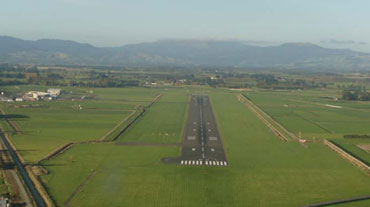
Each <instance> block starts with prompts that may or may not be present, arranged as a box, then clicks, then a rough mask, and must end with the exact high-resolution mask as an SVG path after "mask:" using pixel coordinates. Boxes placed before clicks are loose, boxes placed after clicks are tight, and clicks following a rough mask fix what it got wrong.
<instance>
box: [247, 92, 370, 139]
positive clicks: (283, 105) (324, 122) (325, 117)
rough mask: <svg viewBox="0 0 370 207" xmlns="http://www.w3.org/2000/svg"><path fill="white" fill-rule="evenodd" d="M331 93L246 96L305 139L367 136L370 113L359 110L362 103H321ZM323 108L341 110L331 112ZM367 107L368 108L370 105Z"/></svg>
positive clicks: (271, 93) (369, 131)
mask: <svg viewBox="0 0 370 207" xmlns="http://www.w3.org/2000/svg"><path fill="white" fill-rule="evenodd" d="M331 93H332V91H330V90H321V89H320V90H307V91H266V92H262V91H257V92H249V93H248V96H249V97H250V98H251V99H252V101H253V102H254V103H255V104H256V105H258V106H259V107H260V108H261V109H262V110H264V111H265V112H266V113H268V114H269V115H270V116H272V117H273V118H274V119H275V120H277V121H278V122H280V123H281V124H282V125H283V126H284V127H286V128H287V129H288V130H290V131H291V132H293V133H295V134H298V133H299V132H302V135H303V137H304V138H312V137H320V138H340V137H343V135H344V134H351V133H356V134H366V133H370V127H369V126H370V120H369V118H368V117H370V110H365V109H364V108H363V109H361V108H362V107H363V105H365V103H354V102H343V101H332V100H327V99H320V97H321V96H330V95H333V94H331ZM326 104H331V105H336V106H342V107H343V108H341V109H338V108H330V107H327V106H325V105H326ZM366 105H367V107H369V108H370V103H367V104H366ZM359 106H361V107H359ZM369 108H368V109H369Z"/></svg>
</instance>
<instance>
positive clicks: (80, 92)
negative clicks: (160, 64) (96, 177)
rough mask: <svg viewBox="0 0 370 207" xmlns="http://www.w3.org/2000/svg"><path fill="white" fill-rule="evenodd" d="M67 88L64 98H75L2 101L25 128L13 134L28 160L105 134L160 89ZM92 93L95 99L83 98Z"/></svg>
mask: <svg viewBox="0 0 370 207" xmlns="http://www.w3.org/2000/svg"><path fill="white" fill-rule="evenodd" d="M30 88H32V87H31V86H27V87H26V88H25V89H22V90H26V89H30ZM37 89H38V88H37ZM33 90H36V89H33ZM40 90H41V89H40ZM64 90H65V91H66V93H67V94H66V95H64V97H63V98H65V97H70V96H71V95H72V94H73V96H74V98H73V100H72V99H65V100H59V101H40V102H32V103H31V102H22V103H2V105H1V107H2V108H3V109H4V110H5V111H6V113H7V114H9V115H10V116H13V117H15V118H12V119H13V120H14V121H15V122H16V123H17V125H18V126H19V128H20V130H21V132H18V133H15V134H13V135H12V136H11V138H12V142H13V143H14V144H15V145H16V147H17V148H18V150H20V152H21V154H22V156H23V157H24V159H25V160H26V161H28V162H36V161H38V160H40V159H41V158H42V157H44V156H46V155H47V154H49V153H50V152H52V151H53V150H54V149H56V148H58V146H61V145H63V144H66V143H68V142H75V141H89V140H96V139H99V138H101V137H102V136H104V135H105V134H106V133H107V132H108V131H109V130H110V129H112V128H113V127H114V126H116V125H117V123H119V122H120V121H122V120H123V119H125V118H126V117H127V116H128V115H129V114H130V113H131V112H132V110H136V109H137V108H140V106H146V105H148V104H149V103H150V102H151V101H152V100H153V98H154V97H155V96H156V95H157V94H158V93H160V91H159V90H155V89H154V90H147V89H142V88H130V89H116V88H113V89H76V88H64ZM91 94H93V96H92V99H86V100H81V99H80V97H82V96H89V95H90V96H91ZM78 97H79V99H77V98H78ZM21 105H27V106H28V105H32V106H33V107H29V106H28V107H23V106H21ZM7 131H11V129H9V127H8V129H7Z"/></svg>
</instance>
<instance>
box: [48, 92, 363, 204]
mask: <svg viewBox="0 0 370 207" xmlns="http://www.w3.org/2000/svg"><path fill="white" fill-rule="evenodd" d="M209 91H210V96H211V101H212V104H213V106H214V111H215V113H216V118H217V121H218V126H219V129H220V133H221V136H222V141H223V143H224V147H225V150H226V154H227V157H228V160H229V166H228V167H210V166H198V167H195V166H193V167H192V166H180V165H167V164H163V163H161V162H160V159H161V158H162V157H169V156H171V157H172V156H177V155H179V153H180V148H178V147H149V146H117V145H114V144H82V145H75V146H73V147H72V148H71V150H69V151H67V152H65V153H63V154H62V155H60V156H58V157H56V158H55V159H52V160H49V161H46V162H44V163H43V164H44V165H45V167H46V168H47V169H48V170H49V171H50V173H49V174H48V175H44V176H43V177H42V179H43V180H44V181H45V183H46V186H47V187H48V191H49V192H50V193H51V195H52V197H53V198H54V199H55V201H56V202H57V204H59V205H60V206H62V204H63V203H64V202H65V201H66V199H67V198H68V197H69V196H70V194H71V193H72V192H73V191H74V190H75V189H76V188H77V186H78V185H80V184H81V183H82V182H83V181H84V179H85V178H86V177H87V176H88V175H89V174H90V173H91V172H92V171H93V170H96V172H97V173H96V175H95V176H94V177H93V178H92V180H91V181H90V182H89V183H88V184H87V185H86V186H85V188H84V189H83V191H82V192H80V193H79V194H78V195H77V196H76V197H75V198H74V199H73V200H72V202H71V203H70V204H71V206H72V207H73V206H76V207H77V206H135V207H136V206H139V207H141V206H277V207H279V206H281V207H287V206H299V205H303V204H308V203H316V202H321V201H328V200H336V199H343V198H348V197H353V196H360V195H364V194H365V195H366V194H367V193H368V190H369V187H368V186H369V185H370V179H369V177H368V176H367V175H366V174H365V173H364V172H362V171H361V170H359V169H357V168H356V167H354V166H352V165H351V164H350V163H348V162H347V161H345V160H344V159H342V158H341V157H339V156H338V155H337V154H336V153H334V152H332V151H331V150H329V149H328V148H327V147H326V146H324V145H322V144H319V143H316V144H309V146H308V147H307V148H304V147H302V146H301V145H299V144H298V143H295V142H288V143H286V142H282V141H281V140H279V139H278V138H277V137H275V136H274V135H272V134H271V133H270V131H269V130H268V129H267V128H266V126H265V125H264V124H263V123H262V122H261V121H260V120H259V119H258V118H256V116H255V115H254V114H253V112H251V111H249V110H248V108H247V107H245V106H244V105H243V104H241V103H239V102H238V100H237V99H236V97H235V95H234V94H231V93H225V92H224V91H223V90H209ZM180 92H181V91H177V93H176V95H173V96H172V95H171V96H167V98H166V95H164V97H163V99H162V100H161V101H160V102H158V103H157V104H156V105H154V106H153V108H152V109H153V110H157V111H158V112H155V113H154V112H153V113H154V115H151V117H150V119H149V118H148V120H146V119H144V118H143V119H142V120H141V122H137V123H136V124H135V125H134V126H133V127H132V129H131V130H132V131H135V130H136V131H137V133H136V134H135V135H137V136H139V135H140V133H139V132H140V131H141V132H142V133H150V132H152V131H154V130H155V129H156V127H157V125H156V124H155V123H154V122H159V121H162V115H156V113H158V114H161V113H159V112H162V113H165V112H166V111H168V110H169V107H170V106H169V105H168V102H169V100H172V101H171V104H174V105H180V106H181V107H180V108H186V107H185V104H184V103H183V101H176V104H175V103H174V102H175V101H174V99H175V98H176V100H177V98H179V97H182V96H184V97H183V98H179V99H183V100H186V97H187V95H186V94H187V93H185V92H181V93H180ZM181 94H182V95H181ZM161 105H164V106H166V107H161ZM155 107H157V108H155ZM174 108H176V107H174ZM184 110H185V109H184ZM170 111H171V112H174V111H176V110H175V109H170ZM149 115H150V113H148V114H147V116H149ZM157 116H159V117H157ZM178 116H179V117H181V116H180V115H178ZM184 117H185V115H184V113H183V114H182V120H183V119H184ZM150 124H153V125H154V126H152V125H150ZM182 124H183V122H182V121H181V122H180V121H179V122H178V123H177V125H178V126H177V127H174V125H171V124H168V125H167V124H165V125H164V126H162V127H163V128H161V130H166V131H170V130H173V129H175V128H181V127H182ZM145 125H148V126H147V127H148V128H149V129H150V130H149V132H148V129H145V128H144V127H143V126H145ZM178 130H179V129H177V131H178ZM131 133H133V132H131ZM128 134H129V133H128ZM133 134H134V133H133ZM126 136H127V135H126ZM134 137H135V136H134V135H132V138H134ZM145 138H146V136H145ZM137 140H139V141H150V142H157V141H158V140H157V137H156V139H137ZM159 141H161V142H168V143H169V142H172V140H171V139H160V140H159ZM70 156H72V162H70Z"/></svg>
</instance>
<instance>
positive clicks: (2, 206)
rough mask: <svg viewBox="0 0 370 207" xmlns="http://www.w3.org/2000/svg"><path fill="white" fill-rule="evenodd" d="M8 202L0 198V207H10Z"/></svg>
mask: <svg viewBox="0 0 370 207" xmlns="http://www.w3.org/2000/svg"><path fill="white" fill-rule="evenodd" d="M10 206H11V204H10V201H9V199H7V198H5V199H4V198H0V207H10Z"/></svg>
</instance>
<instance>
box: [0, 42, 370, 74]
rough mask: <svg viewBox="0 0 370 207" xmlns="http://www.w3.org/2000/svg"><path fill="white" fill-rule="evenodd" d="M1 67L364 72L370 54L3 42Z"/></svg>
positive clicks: (312, 48) (310, 47) (207, 45)
mask: <svg viewBox="0 0 370 207" xmlns="http://www.w3.org/2000/svg"><path fill="white" fill-rule="evenodd" d="M0 63H19V64H70V65H123V66H189V67H192V66H200V67H201V66H219V67H240V68H248V67H250V68H294V69H296V68H297V69H299V68H304V69H311V68H312V69H338V70H346V69H352V70H363V69H369V68H370V54H368V53H362V52H356V51H352V50H343V49H328V48H323V47H320V46H317V45H314V44H310V43H286V44H282V45H279V46H268V47H259V46H252V45H248V44H246V43H245V42H243V41H213V40H160V41H156V42H149V43H140V44H130V45H125V46H122V47H94V46H92V45H90V44H81V43H78V42H74V41H67V40H54V39H42V40H37V41H29V40H21V39H17V38H13V37H7V36H0Z"/></svg>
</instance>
